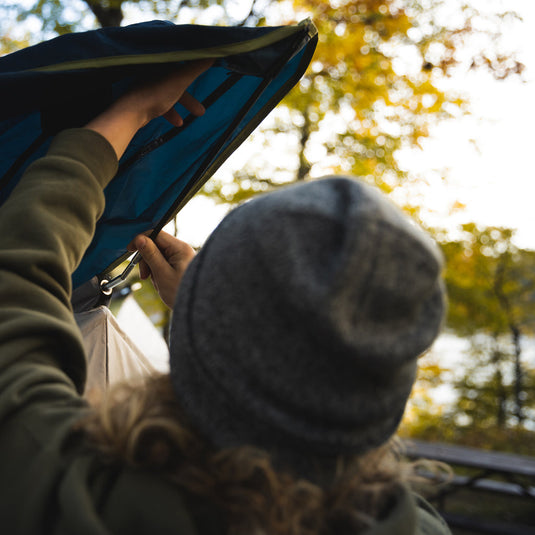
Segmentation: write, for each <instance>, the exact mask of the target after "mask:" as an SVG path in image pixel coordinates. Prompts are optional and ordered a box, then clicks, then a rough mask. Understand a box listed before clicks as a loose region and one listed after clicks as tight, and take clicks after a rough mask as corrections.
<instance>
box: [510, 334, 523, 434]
mask: <svg viewBox="0 0 535 535" xmlns="http://www.w3.org/2000/svg"><path fill="white" fill-rule="evenodd" d="M509 327H510V329H511V336H512V338H513V345H514V347H515V391H514V392H515V393H514V396H515V416H516V420H517V424H518V425H522V423H523V422H524V402H523V400H522V390H523V388H524V385H523V382H524V381H523V378H524V372H523V369H522V361H521V360H520V355H521V351H522V349H521V347H520V329H519V328H518V327H517V326H516V325H510V326H509Z"/></svg>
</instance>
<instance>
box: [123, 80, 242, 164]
mask: <svg viewBox="0 0 535 535" xmlns="http://www.w3.org/2000/svg"><path fill="white" fill-rule="evenodd" d="M241 78H242V75H241V74H237V73H233V74H231V75H230V76H229V77H228V78H227V79H226V80H225V81H224V82H223V83H222V84H221V85H220V86H218V87H217V88H216V89H215V90H214V91H213V92H212V93H210V95H208V96H207V97H206V98H205V99H204V100H203V101H202V104H203V106H204V107H205V108H206V109H207V110H208V108H209V107H210V106H211V105H212V104H213V103H214V102H216V101H217V100H218V99H219V98H220V97H221V96H222V95H224V93H225V92H226V91H228V90H229V89H230V88H231V87H232V86H233V85H234V84H236V82H238V80H240V79H241ZM194 120H195V116H194V115H188V117H186V119H185V121H184V124H183V125H182V126H180V127H174V128H171V130H169V131H167V132H166V133H165V134H162V135H161V136H159V137H157V138H156V139H154V140H152V141H151V142H150V143H148V144H147V145H145V146H144V147H142V148H141V149H140V150H139V151H138V152H136V153H135V154H133V155H132V156H130V158H128V160H126V161H125V162H123V163H122V164H121V165H120V167H119V170H118V171H117V174H119V173H122V172H123V171H125V170H126V169H128V168H129V167H131V166H132V165H134V164H135V163H136V162H137V161H139V160H140V159H141V158H143V157H144V156H146V155H147V154H149V153H151V152H152V151H153V150H156V149H157V148H158V147H161V146H162V145H163V144H165V143H167V142H168V141H169V140H171V139H173V138H174V137H175V136H177V135H178V134H179V133H180V132H181V131H182V130H184V129H185V128H186V127H187V126H189V125H190V124H191V123H192V122H193V121H194Z"/></svg>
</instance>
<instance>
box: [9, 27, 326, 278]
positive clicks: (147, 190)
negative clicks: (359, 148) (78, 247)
mask: <svg viewBox="0 0 535 535" xmlns="http://www.w3.org/2000/svg"><path fill="white" fill-rule="evenodd" d="M316 43H317V32H316V29H315V27H314V25H313V24H312V23H311V22H310V21H309V20H306V21H303V22H302V23H300V24H297V25H293V26H281V27H262V28H242V27H218V26H196V25H182V26H180V25H174V24H172V23H170V22H164V21H152V22H148V23H141V24H134V25H131V26H125V27H120V28H103V29H99V30H93V31H89V32H83V33H76V34H68V35H64V36H60V37H57V38H55V39H52V40H50V41H47V42H44V43H40V44H38V45H35V46H32V47H28V48H26V49H23V50H21V51H18V52H15V53H13V54H9V55H7V56H4V57H2V58H0V103H1V104H0V209H1V204H2V203H3V202H5V200H6V199H7V198H8V197H9V195H10V193H11V191H12V190H13V188H14V187H15V185H16V184H17V182H18V180H19V179H20V177H21V175H22V173H23V172H24V170H25V169H26V167H27V166H28V165H29V164H30V163H31V162H32V161H34V160H35V159H36V158H39V157H40V156H42V155H43V154H45V153H46V150H47V148H48V146H49V144H50V141H51V139H52V137H53V136H54V135H55V134H56V133H57V132H59V131H60V130H62V129H64V128H69V127H76V126H83V125H84V124H85V123H86V122H87V121H88V120H89V119H91V118H92V117H94V116H95V115H96V114H97V113H99V112H100V111H102V110H104V109H105V108H106V107H107V106H108V105H109V104H110V103H111V102H113V101H114V100H115V99H117V98H118V97H119V96H120V95H122V94H123V93H124V92H125V91H127V90H128V89H129V88H130V87H132V85H133V84H135V83H136V82H138V81H139V80H146V79H148V78H150V77H152V76H157V75H158V74H160V73H161V72H162V71H164V72H166V71H168V70H169V68H170V66H172V65H177V64H180V63H181V62H183V61H189V60H194V59H200V58H207V57H210V58H216V62H215V63H214V65H213V66H212V67H211V68H210V69H209V70H208V71H206V72H205V73H204V74H203V75H201V76H200V77H199V78H198V79H197V80H196V81H195V82H194V84H193V85H192V87H190V89H189V92H190V93H191V94H192V95H193V96H194V97H195V98H197V99H198V100H200V101H201V102H203V104H204V105H205V107H206V108H207V111H206V113H205V114H204V115H203V116H202V117H194V116H191V115H190V114H189V113H188V112H187V110H185V109H184V108H182V107H181V106H180V104H177V109H178V111H179V112H180V113H181V115H182V116H183V117H184V126H182V127H180V128H176V127H173V126H172V125H170V124H169V123H168V122H167V121H165V120H164V119H161V118H159V119H155V120H153V121H151V122H150V123H149V124H148V125H146V126H145V127H144V128H142V129H141V130H140V131H139V132H138V133H137V134H136V136H135V137H134V139H133V140H132V142H131V144H130V146H129V147H128V149H127V151H126V153H125V154H124V156H123V157H122V158H121V161H120V165H119V171H118V173H117V176H116V177H115V178H114V180H113V181H112V182H111V183H110V185H109V186H108V187H107V188H106V191H105V195H106V210H105V212H104V215H103V216H102V218H101V219H100V220H99V222H98V224H97V229H96V233H95V237H94V239H93V242H92V243H91V245H90V247H89V249H88V250H87V252H86V255H85V256H84V259H83V260H82V263H81V264H80V266H79V268H78V269H77V271H76V272H75V273H74V275H73V286H74V287H75V288H76V287H78V286H80V285H82V284H84V283H86V282H87V281H89V280H91V279H92V278H94V277H95V276H98V277H100V278H102V277H103V276H104V275H105V274H106V273H107V272H108V271H109V270H110V269H112V268H113V267H114V266H115V265H117V264H118V263H119V262H120V261H121V260H122V259H123V258H124V254H125V252H126V245H127V244H128V243H129V242H130V240H131V239H132V238H133V237H134V236H135V235H136V234H138V233H140V232H145V231H147V230H148V229H156V230H159V229H161V228H162V227H163V226H164V225H165V224H166V223H167V222H168V221H169V220H170V219H171V218H172V217H173V216H174V214H175V213H176V212H177V211H178V210H180V208H181V207H182V206H184V204H185V203H186V202H187V201H188V200H189V199H190V198H191V196H192V195H193V194H194V193H195V192H196V191H197V190H198V189H199V188H200V187H201V186H202V185H203V184H204V182H206V180H208V178H210V176H212V174H213V173H214V172H215V171H216V170H217V168H218V167H219V166H220V165H221V164H222V163H223V161H224V160H225V159H226V158H228V156H229V155H230V154H231V153H232V152H233V151H234V150H235V149H236V148H237V146H238V145H239V144H241V143H242V142H243V140H244V139H245V138H246V137H247V136H248V135H249V134H250V133H251V131H252V130H253V129H254V128H256V126H257V125H258V124H259V123H260V121H261V120H262V119H263V118H264V117H265V116H266V115H267V114H268V113H269V112H270V111H271V110H272V109H273V107H274V106H276V104H277V103H278V102H279V101H280V100H281V99H282V98H283V97H284V95H285V94H286V93H287V92H288V91H289V90H290V89H291V87H293V85H295V83H296V82H297V81H298V80H299V78H300V77H301V76H302V75H303V73H304V71H305V69H306V67H307V66H308V64H309V62H310V60H311V58H312V54H313V52H314V49H315V46H316Z"/></svg>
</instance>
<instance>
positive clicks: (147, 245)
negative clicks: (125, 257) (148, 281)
mask: <svg viewBox="0 0 535 535" xmlns="http://www.w3.org/2000/svg"><path fill="white" fill-rule="evenodd" d="M134 245H135V246H136V248H137V250H138V252H139V254H140V255H141V258H142V259H143V260H144V261H145V263H146V264H147V266H148V267H149V269H150V271H151V273H152V274H153V275H154V276H156V277H157V276H158V274H160V273H161V272H162V271H165V270H167V269H169V263H168V262H167V260H166V259H165V257H164V256H163V255H162V253H161V252H160V249H158V247H157V246H156V244H155V243H154V242H153V241H152V240H151V239H150V238H147V237H146V236H137V237H136V238H135V240H134Z"/></svg>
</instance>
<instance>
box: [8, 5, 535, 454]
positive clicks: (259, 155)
mask: <svg viewBox="0 0 535 535" xmlns="http://www.w3.org/2000/svg"><path fill="white" fill-rule="evenodd" d="M473 5H474V4H473V3H472V2H464V1H463V0H280V1H268V0H247V1H239V0H167V1H165V0H64V1H60V0H26V1H24V2H15V1H11V0H3V1H0V25H1V27H2V32H0V33H1V35H2V36H3V37H2V38H1V40H0V47H1V51H2V52H3V53H8V52H11V51H13V50H16V49H17V48H21V47H23V46H27V45H28V44H33V43H35V42H38V41H41V40H44V39H48V38H51V37H53V36H55V35H58V34H63V33H68V32H72V31H81V30H87V29H92V28H95V27H99V26H117V25H120V24H125V23H131V22H136V21H140V20H150V19H153V18H164V19H168V20H171V21H173V22H177V23H189V22H195V23H202V24H226V25H229V24H234V25H238V24H239V25H265V24H269V25H278V24H286V23H289V22H294V21H296V20H300V19H302V18H305V17H311V18H312V19H313V21H314V23H315V24H316V25H317V27H318V30H319V37H320V41H319V45H318V49H317V52H316V54H315V57H314V59H313V61H312V64H311V66H310V68H309V70H308V72H307V73H306V74H305V76H304V77H303V79H302V80H301V81H300V83H299V84H298V85H297V86H296V87H295V89H294V90H293V91H292V92H291V93H290V94H289V95H288V97H287V98H286V99H285V100H284V101H283V102H282V104H281V105H280V106H278V107H277V109H276V110H274V112H273V113H272V114H271V115H270V117H268V119H267V120H266V121H265V122H264V124H263V125H262V126H261V127H260V128H259V129H258V130H257V131H256V132H255V133H254V134H253V135H252V136H251V139H250V140H249V141H248V142H247V143H246V145H245V146H244V147H243V148H242V149H241V150H240V154H241V157H240V158H241V159H238V160H237V163H234V165H233V166H231V167H230V168H227V170H226V171H224V172H221V173H218V174H217V175H216V176H215V177H213V178H212V179H211V180H210V181H209V182H208V183H207V185H206V186H205V187H204V189H203V191H202V194H203V195H205V196H207V197H208V198H210V199H212V200H213V201H214V202H217V203H224V204H225V205H228V206H232V205H234V204H236V203H239V202H242V201H244V200H246V199H248V198H250V197H251V196H252V195H255V194H257V193H258V192H261V191H266V190H269V189H272V188H276V187H279V186H280V185H283V184H287V183H290V182H294V181H299V180H306V179H313V178H314V177H318V176H320V175H323V174H328V173H345V174H351V175H355V176H359V177H360V178H361V179H364V180H366V181H368V182H370V183H374V184H376V185H377V186H379V187H380V188H381V189H382V190H383V191H385V192H386V193H391V194H393V195H396V194H398V193H399V192H400V191H403V194H402V195H398V197H397V199H398V200H399V199H400V198H401V199H403V203H404V204H405V205H406V209H407V210H408V211H409V212H411V213H413V214H414V215H418V214H419V211H420V208H421V206H420V204H421V203H420V198H419V196H418V195H416V194H415V193H414V192H416V191H417V190H418V188H419V187H421V186H422V185H425V184H426V181H427V178H426V177H425V176H418V175H417V174H415V173H412V172H409V171H407V170H406V169H405V168H403V167H402V166H401V165H400V163H399V154H400V151H401V150H403V149H406V148H407V147H413V148H414V147H415V148H418V147H421V146H422V143H423V140H425V139H426V138H427V137H428V136H429V133H430V130H431V129H432V127H433V126H434V125H436V124H438V123H439V122H440V121H445V120H448V119H452V118H458V117H460V116H462V115H463V114H466V113H468V112H469V110H470V102H468V101H467V99H466V97H465V96H464V95H462V94H460V93H459V92H457V91H455V90H454V89H451V88H449V86H448V84H447V81H448V78H449V77H450V76H451V75H452V74H453V73H455V72H459V71H464V72H469V71H471V70H472V71H473V70H485V71H488V72H489V73H490V74H491V75H492V76H494V77H495V78H496V79H499V80H505V79H507V78H509V77H512V76H521V75H522V71H523V65H522V63H520V62H519V61H517V60H516V59H515V57H514V55H512V54H510V53H509V51H508V50H506V49H505V48H504V47H503V46H502V45H503V43H502V42H501V40H500V27H501V24H503V22H504V21H507V20H512V19H515V17H517V15H516V14H515V13H513V12H509V11H503V10H502V11H500V9H499V8H497V9H496V10H494V11H493V12H488V11H487V12H485V13H481V12H480V11H478V9H476V8H475V7H473ZM497 5H498V4H497ZM443 178H444V179H447V177H446V176H444V177H443ZM431 230H432V229H431ZM433 232H434V233H435V235H436V237H437V239H438V240H439V241H440V242H441V244H442V247H443V251H444V255H445V257H446V260H447V268H446V273H445V275H446V283H447V287H448V292H449V299H450V312H449V317H448V322H447V326H446V327H447V330H448V331H449V332H452V333H455V335H456V336H458V337H462V338H464V339H466V340H467V341H468V342H467V343H468V344H469V346H468V349H467V352H466V355H465V358H464V359H463V364H462V366H461V367H460V368H459V369H456V370H453V371H452V370H451V369H448V364H447V363H442V362H437V361H436V360H433V358H432V357H430V358H428V359H427V360H426V361H424V365H423V366H422V370H421V373H420V381H419V383H418V385H417V388H416V392H415V396H414V399H413V413H414V414H415V415H416V417H415V418H413V419H409V420H408V421H407V423H406V427H405V432H406V433H413V434H417V435H418V436H422V437H424V438H425V437H427V438H433V439H441V440H450V439H451V440H457V441H460V440H464V441H465V442H472V443H474V444H475V445H478V446H485V447H491V446H492V445H493V444H495V445H496V444H499V445H500V447H513V446H512V442H511V440H508V439H507V437H509V439H510V437H511V434H510V433H512V432H515V433H520V434H521V435H522V436H524V435H523V433H524V432H525V433H528V432H529V430H532V431H533V430H535V370H534V366H533V364H530V363H529V360H528V359H526V356H525V354H524V352H523V341H524V340H525V339H526V337H530V336H532V335H533V334H534V330H535V325H534V323H533V318H534V317H535V316H534V312H535V310H534V308H535V304H534V303H535V294H534V289H535V288H534V287H535V268H534V261H535V256H534V255H535V252H533V251H529V250H525V249H521V248H519V247H517V246H516V245H515V242H514V233H513V231H512V230H511V229H506V228H498V227H486V228H480V227H478V226H477V225H476V224H466V225H464V226H463V227H462V228H460V229H457V232H456V233H453V234H452V232H451V229H448V231H447V232H446V231H443V230H436V229H435V230H433ZM131 282H132V281H131ZM134 282H139V281H134ZM134 295H135V296H136V299H137V300H138V302H139V303H141V304H142V305H143V307H144V309H145V310H146V312H147V314H148V315H149V316H150V317H151V319H152V320H153V322H154V323H156V324H158V325H160V326H161V327H162V329H163V330H164V331H165V329H166V326H167V325H168V322H169V312H168V311H167V310H166V309H165V308H164V307H162V306H161V305H160V302H159V301H158V299H157V298H156V296H155V294H154V292H153V291H152V287H151V286H150V283H146V282H144V283H142V284H141V289H140V290H138V291H136V292H135V293H134ZM119 304H120V300H118V299H117V300H116V302H115V307H117V306H118V305H119ZM445 381H449V388H450V389H454V391H455V397H454V401H452V402H451V403H449V405H448V406H442V405H440V404H437V403H435V401H436V400H435V399H434V398H433V394H432V392H433V390H434V389H436V388H437V387H439V386H440V385H443V384H444V382H445ZM444 422H447V425H445V424H444ZM513 430H516V431H513ZM519 430H520V431H519ZM468 431H469V432H468ZM469 435H470V436H469ZM491 436H492V439H491V438H488V437H491ZM470 437H472V438H470ZM485 437H487V438H485ZM499 437H501V439H500V438H499ZM504 437H505V438H504ZM491 440H492V441H493V442H492V444H491V442H490V441H491ZM519 440H520V439H519ZM522 440H524V439H522Z"/></svg>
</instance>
